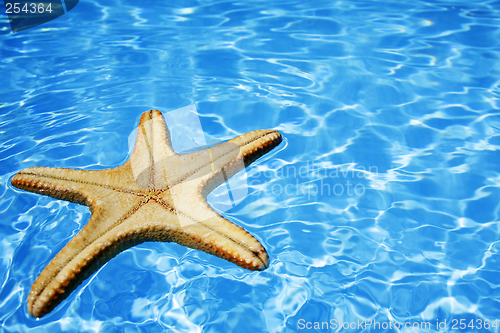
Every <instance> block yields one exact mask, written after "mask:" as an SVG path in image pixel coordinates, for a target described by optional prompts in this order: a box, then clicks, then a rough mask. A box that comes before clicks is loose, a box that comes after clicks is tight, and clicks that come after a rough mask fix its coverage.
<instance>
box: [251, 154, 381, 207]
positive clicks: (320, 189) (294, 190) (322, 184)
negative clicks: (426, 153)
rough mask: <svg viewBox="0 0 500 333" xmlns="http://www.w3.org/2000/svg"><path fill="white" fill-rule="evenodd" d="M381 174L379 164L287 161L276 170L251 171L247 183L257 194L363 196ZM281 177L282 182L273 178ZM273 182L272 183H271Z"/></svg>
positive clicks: (309, 196)
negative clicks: (297, 162) (371, 181)
mask: <svg viewBox="0 0 500 333" xmlns="http://www.w3.org/2000/svg"><path fill="white" fill-rule="evenodd" d="M376 178H378V167H377V166H368V167H365V166H362V165H357V164H356V163H349V164H344V165H337V166H332V165H329V166H325V165H324V163H316V162H311V161H308V162H306V163H305V164H304V163H301V164H299V165H295V164H294V165H284V166H281V167H279V168H277V169H276V170H264V171H257V172H254V173H252V174H250V175H248V185H250V186H251V187H254V188H256V189H257V191H255V192H253V193H252V194H254V195H261V194H262V191H264V193H265V194H266V195H274V196H277V195H286V196H307V197H308V199H311V198H312V197H316V196H362V195H364V194H365V191H366V187H367V186H369V185H368V184H369V182H370V180H374V179H376ZM273 179H282V180H283V181H281V182H274V183H273V182H272V181H271V180H273ZM264 184H267V185H268V186H264ZM269 184H270V185H269Z"/></svg>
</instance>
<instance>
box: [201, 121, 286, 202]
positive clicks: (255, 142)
mask: <svg viewBox="0 0 500 333" xmlns="http://www.w3.org/2000/svg"><path fill="white" fill-rule="evenodd" d="M281 141H282V137H281V134H280V133H279V132H277V131H273V130H259V131H253V132H250V133H246V134H243V135H240V136H238V137H236V138H234V139H232V140H229V141H228V142H226V143H223V144H221V145H219V146H216V147H214V148H211V149H212V150H213V152H212V156H213V160H214V163H213V169H214V171H213V172H212V174H211V175H210V176H209V177H204V179H203V180H202V184H201V187H202V195H203V197H204V198H206V197H207V195H208V194H209V193H210V192H212V191H213V190H214V189H215V188H217V187H218V186H220V185H221V184H222V183H224V182H225V181H227V180H228V179H229V178H231V177H232V176H234V175H235V174H236V173H237V172H238V171H240V170H242V169H244V168H245V167H247V166H248V165H250V164H251V163H253V162H254V161H256V160H257V159H258V158H259V157H261V156H263V155H265V154H266V153H268V152H269V151H271V150H272V149H273V148H275V147H276V146H278V145H279V144H280V143H281ZM235 146H236V147H238V148H239V149H238V150H237V153H234V152H233V153H232V154H231V153H227V151H234V147H235ZM206 173H208V172H206Z"/></svg>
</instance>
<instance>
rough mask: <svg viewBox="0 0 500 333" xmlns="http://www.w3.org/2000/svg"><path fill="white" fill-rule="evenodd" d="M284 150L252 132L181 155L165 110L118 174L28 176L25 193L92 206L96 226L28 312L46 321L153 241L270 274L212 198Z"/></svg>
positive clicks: (39, 289)
mask: <svg viewBox="0 0 500 333" xmlns="http://www.w3.org/2000/svg"><path fill="white" fill-rule="evenodd" d="M280 142H281V135H280V134H279V133H278V132H276V131H272V130H260V131H254V132H250V133H247V134H244V135H241V136H238V137H236V138H234V139H233V140H230V141H228V142H225V143H223V144H221V145H218V146H215V147H213V148H210V149H206V150H203V151H199V152H195V153H191V154H187V155H178V154H177V153H175V152H174V151H173V149H172V146H171V142H170V134H169V132H168V129H167V128H166V125H165V121H164V118H163V116H162V114H161V113H160V112H159V111H158V110H152V111H148V112H145V113H144V114H143V115H142V117H141V122H140V123H139V127H138V134H137V140H136V143H135V147H134V151H133V152H132V155H131V156H130V159H129V160H128V161H127V162H126V163H125V164H124V165H122V166H120V167H117V168H114V169H106V170H97V171H83V170H72V169H63V168H28V169H24V170H21V171H19V172H18V173H17V174H16V175H15V176H14V177H13V178H12V185H14V186H15V187H17V188H20V189H23V190H27V191H31V192H35V193H39V194H44V195H48V196H50V197H53V198H56V199H63V200H67V201H72V202H76V203H79V204H83V205H87V206H89V208H90V211H91V213H92V216H91V218H90V220H89V222H88V224H87V225H86V226H85V227H84V228H83V229H82V230H81V231H80V232H79V233H78V235H76V236H75V237H74V238H73V239H72V240H71V241H70V242H68V244H67V245H66V246H65V247H64V248H63V249H62V250H61V252H59V253H58V254H57V255H56V256H55V258H54V259H52V261H51V262H50V264H49V265H47V267H45V269H44V270H43V272H42V273H41V274H40V276H39V277H38V279H37V280H36V281H35V283H34V284H33V286H32V289H31V292H30V295H29V298H28V312H29V313H30V314H31V315H32V316H34V317H41V316H43V315H45V314H46V313H48V312H50V311H51V310H52V309H53V308H54V307H55V306H56V305H57V304H59V303H60V302H61V301H62V300H64V299H65V298H66V297H67V296H68V295H69V294H70V293H71V292H72V291H73V290H74V289H75V288H76V287H77V286H78V285H79V284H80V283H81V282H82V281H83V280H84V279H86V278H87V277H88V276H90V275H91V274H92V273H94V272H95V271H96V270H97V269H98V268H99V267H101V266H102V265H103V264H104V263H106V262H107V261H108V260H110V259H111V258H113V257H114V256H115V255H117V254H118V253H119V252H121V251H123V250H125V249H127V248H130V247H132V246H134V245H137V244H140V243H142V242H146V241H163V242H176V243H179V244H181V245H184V246H188V247H191V248H195V249H198V250H202V251H205V252H208V253H211V254H213V255H216V256H218V257H221V258H224V259H227V260H229V261H231V262H233V263H235V264H237V265H239V266H241V267H243V268H246V269H250V270H261V269H264V268H266V267H267V264H268V256H267V252H266V250H265V249H264V248H263V247H262V245H261V244H260V243H259V241H257V240H256V239H255V238H254V237H252V236H251V235H250V234H249V233H248V232H246V231H245V230H244V229H243V228H241V227H239V226H237V225H235V224H233V223H231V222H229V221H228V220H226V219H225V218H223V217H222V216H220V215H219V214H217V213H216V212H215V211H214V210H212V208H210V206H209V205H208V204H207V202H206V197H207V195H208V194H209V193H210V192H211V191H212V190H213V189H215V188H216V187H217V186H219V185H220V184H222V183H223V182H224V181H225V180H227V179H228V178H229V177H231V176H233V175H234V174H235V173H236V172H238V171H239V170H241V169H242V168H243V167H244V166H247V165H249V164H250V163H252V162H253V161H255V160H256V159H257V158H259V157H260V156H262V155H264V154H265V153H267V152H269V151H270V150H271V149H273V148H274V147H276V146H277V145H278V144H279V143H280Z"/></svg>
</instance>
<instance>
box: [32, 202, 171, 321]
mask: <svg viewBox="0 0 500 333" xmlns="http://www.w3.org/2000/svg"><path fill="white" fill-rule="evenodd" d="M155 205H156V206H158V205H157V204H151V203H150V204H146V205H144V206H140V207H139V206H137V207H132V209H131V210H130V212H133V214H132V213H130V214H128V215H125V216H122V217H121V218H120V219H119V220H117V221H116V223H114V224H113V225H111V226H108V230H105V231H102V232H101V233H96V232H95V230H92V229H95V227H96V226H97V225H99V224H100V223H102V222H103V221H105V220H106V219H109V218H110V216H105V215H106V214H105V213H104V214H94V215H93V216H92V218H91V220H90V221H89V224H88V225H87V226H86V227H85V228H84V229H83V230H82V231H80V233H79V234H78V235H77V236H75V237H74V238H73V239H72V240H71V241H70V242H69V243H68V244H67V245H66V247H64V248H63V250H61V252H59V253H58V254H57V256H56V257H55V258H54V259H53V260H52V261H51V263H50V264H49V265H48V266H47V267H46V268H45V269H44V270H43V272H42V273H41V274H40V276H39V277H38V278H37V280H36V281H35V283H34V284H33V286H32V289H31V292H30V295H29V298H28V312H29V313H30V314H31V315H32V316H34V317H41V316H43V315H45V314H46V313H48V312H50V311H51V310H52V309H53V308H54V307H55V306H57V305H58V304H59V303H60V302H62V301H63V300H64V299H65V298H66V297H67V296H68V295H69V294H70V293H71V292H72V291H73V290H74V289H76V288H77V287H78V286H79V285H80V284H81V283H82V282H83V281H84V280H85V279H86V278H88V277H89V276H90V275H92V274H93V273H94V272H95V271H97V270H98V269H99V268H100V267H101V266H102V265H104V264H105V263H106V262H107V261H109V260H110V259H111V258H113V257H115V256H116V255H117V254H118V253H120V252H122V251H124V250H126V249H128V248H130V247H132V246H135V245H137V244H140V243H143V242H145V241H166V242H170V241H171V240H172V237H173V236H172V234H173V233H174V232H175V231H177V230H178V229H179V228H178V226H179V224H178V222H177V218H176V216H175V214H173V213H172V212H170V211H167V210H160V211H158V209H157V207H155ZM155 208H156V209H155ZM108 215H109V214H108ZM93 227H94V228H93Z"/></svg>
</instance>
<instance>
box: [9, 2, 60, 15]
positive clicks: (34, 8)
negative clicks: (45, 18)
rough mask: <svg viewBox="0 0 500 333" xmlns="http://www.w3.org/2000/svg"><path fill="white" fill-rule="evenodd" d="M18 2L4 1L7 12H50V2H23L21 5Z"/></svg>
mask: <svg viewBox="0 0 500 333" xmlns="http://www.w3.org/2000/svg"><path fill="white" fill-rule="evenodd" d="M21 5H23V4H20V3H17V2H16V3H13V4H12V3H6V4H5V8H6V9H7V14H18V13H26V14H29V13H31V14H35V13H37V14H41V13H44V12H49V13H52V8H51V3H50V2H49V3H47V4H45V3H43V2H40V3H34V2H33V3H29V4H28V3H25V4H24V5H23V6H22V7H21Z"/></svg>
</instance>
